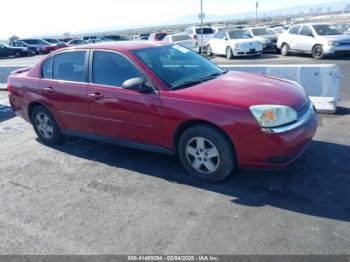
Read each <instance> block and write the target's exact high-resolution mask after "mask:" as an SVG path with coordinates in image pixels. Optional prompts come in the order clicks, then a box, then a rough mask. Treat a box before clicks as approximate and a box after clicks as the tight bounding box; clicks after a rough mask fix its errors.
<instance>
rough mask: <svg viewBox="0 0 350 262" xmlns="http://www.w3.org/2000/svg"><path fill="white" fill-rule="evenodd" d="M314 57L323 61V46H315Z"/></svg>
mask: <svg viewBox="0 0 350 262" xmlns="http://www.w3.org/2000/svg"><path fill="white" fill-rule="evenodd" d="M312 56H313V58H315V59H322V58H323V56H324V54H323V48H322V46H320V45H317V46H315V47H314V48H313V49H312Z"/></svg>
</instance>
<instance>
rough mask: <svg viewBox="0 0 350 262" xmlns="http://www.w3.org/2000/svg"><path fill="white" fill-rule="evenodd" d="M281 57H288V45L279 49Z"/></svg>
mask: <svg viewBox="0 0 350 262" xmlns="http://www.w3.org/2000/svg"><path fill="white" fill-rule="evenodd" d="M281 55H283V56H287V55H289V45H288V44H283V45H282V47H281Z"/></svg>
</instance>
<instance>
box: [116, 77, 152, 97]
mask: <svg viewBox="0 0 350 262" xmlns="http://www.w3.org/2000/svg"><path fill="white" fill-rule="evenodd" d="M122 87H123V88H125V89H129V90H137V91H139V92H140V93H142V94H148V93H152V92H153V88H152V87H150V86H148V85H147V84H146V83H145V81H144V80H143V79H142V78H141V77H135V78H131V79H128V80H126V81H125V82H124V83H123V84H122Z"/></svg>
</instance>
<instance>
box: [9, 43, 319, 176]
mask: <svg viewBox="0 0 350 262" xmlns="http://www.w3.org/2000/svg"><path fill="white" fill-rule="evenodd" d="M8 90H9V97H10V102H11V106H12V108H13V110H14V111H15V112H16V113H17V114H18V115H19V116H21V117H23V118H24V119H26V120H27V121H29V122H30V123H32V124H33V127H34V129H35V132H36V133H37V135H38V137H39V138H40V139H41V140H42V141H43V142H44V143H46V144H49V145H53V144H57V143H60V142H61V141H62V139H63V137H64V135H68V136H78V137H84V138H88V139H94V140H99V141H105V142H110V143H115V144H118V145H123V146H129V147H133V148H136V149H142V150H150V151H154V152H160V153H166V154H174V155H175V154H178V156H179V158H180V160H181V162H182V164H183V166H184V167H185V169H186V170H187V171H188V172H189V173H190V174H192V175H195V176H197V177H200V178H202V179H205V180H208V181H218V180H221V179H223V178H225V177H226V176H228V175H229V174H230V173H232V172H233V171H234V170H235V169H237V168H254V169H256V168H258V169H280V168H283V167H285V166H287V165H288V164H289V163H291V162H292V161H294V160H295V159H296V158H298V157H299V156H300V155H301V154H302V153H303V151H304V150H305V148H306V146H307V145H308V144H309V142H310V140H311V139H312V137H313V136H314V134H315V131H316V127H317V119H316V113H315V111H314V107H313V104H312V103H311V102H310V100H309V99H308V97H307V96H306V95H305V92H304V90H303V88H302V87H300V86H299V85H297V84H296V83H294V82H291V81H287V80H282V79H277V78H273V77H267V76H261V75H255V74H248V73H240V72H233V71H232V72H227V71H224V70H222V69H220V68H219V67H217V66H216V65H215V64H213V63H211V62H210V61H208V60H206V59H204V58H202V57H201V56H199V55H197V54H196V53H194V52H192V51H190V50H188V49H186V48H184V47H182V46H179V45H176V44H175V45H169V44H164V43H156V42H118V43H101V44H93V45H85V46H79V47H73V48H69V49H62V50H59V51H56V52H54V53H52V54H50V55H48V56H47V57H46V58H44V60H43V61H42V62H40V63H39V64H37V65H36V66H35V67H33V68H31V69H23V70H19V71H17V72H14V73H13V74H12V75H11V76H10V77H9V81H8ZM116 157H118V156H116ZM135 161H136V160H135Z"/></svg>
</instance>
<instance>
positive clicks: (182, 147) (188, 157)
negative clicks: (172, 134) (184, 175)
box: [178, 125, 236, 182]
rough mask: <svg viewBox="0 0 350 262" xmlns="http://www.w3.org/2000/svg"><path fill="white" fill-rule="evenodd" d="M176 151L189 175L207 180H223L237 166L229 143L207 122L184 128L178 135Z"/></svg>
mask: <svg viewBox="0 0 350 262" xmlns="http://www.w3.org/2000/svg"><path fill="white" fill-rule="evenodd" d="M178 154H179V158H180V161H181V163H182V165H183V167H184V168H185V170H186V171H187V172H188V173H189V174H190V175H192V176H194V177H197V178H200V179H202V180H206V181H209V182H217V181H220V180H223V179H224V178H226V177H227V176H228V175H230V174H231V173H232V171H233V170H234V168H235V166H236V164H235V154H234V150H233V148H232V147H231V143H230V142H229V141H228V139H227V138H226V137H225V136H224V135H223V134H221V133H220V132H219V131H217V130H216V129H214V128H213V127H211V126H209V125H198V126H194V127H190V128H189V129H187V130H185V131H184V132H183V134H182V135H181V137H180V139H179V143H178Z"/></svg>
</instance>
